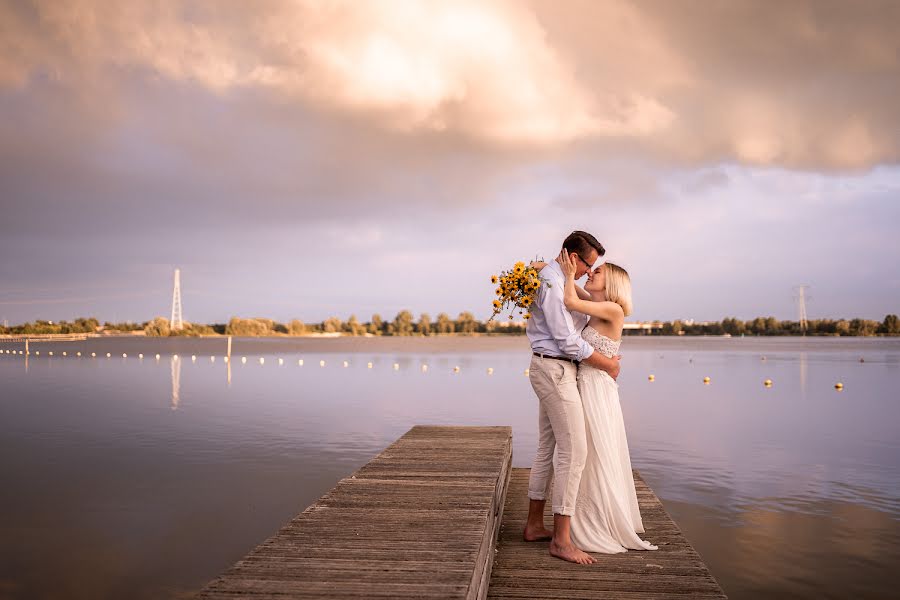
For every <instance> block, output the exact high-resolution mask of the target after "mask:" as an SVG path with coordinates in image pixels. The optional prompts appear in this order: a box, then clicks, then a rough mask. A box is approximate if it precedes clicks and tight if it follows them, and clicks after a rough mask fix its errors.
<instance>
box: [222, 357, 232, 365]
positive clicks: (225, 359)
mask: <svg viewBox="0 0 900 600" xmlns="http://www.w3.org/2000/svg"><path fill="white" fill-rule="evenodd" d="M222 360H224V361H225V362H226V363H227V362H228V361H229V360H231V359H229V358H228V357H227V356H226V357H225V358H223V359H222Z"/></svg>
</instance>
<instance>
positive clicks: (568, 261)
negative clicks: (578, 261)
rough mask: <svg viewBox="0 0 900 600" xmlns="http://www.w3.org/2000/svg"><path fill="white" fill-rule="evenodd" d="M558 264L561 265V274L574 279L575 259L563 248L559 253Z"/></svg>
mask: <svg viewBox="0 0 900 600" xmlns="http://www.w3.org/2000/svg"><path fill="white" fill-rule="evenodd" d="M559 266H560V267H562V272H563V275H565V276H566V277H567V278H571V279H572V280H573V281H574V280H575V268H576V265H575V261H574V260H572V258H571V257H570V256H569V251H568V250H566V249H565V248H563V249H562V252H560V253H559Z"/></svg>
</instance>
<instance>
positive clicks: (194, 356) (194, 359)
mask: <svg viewBox="0 0 900 600" xmlns="http://www.w3.org/2000/svg"><path fill="white" fill-rule="evenodd" d="M191 362H197V355H196V354H191Z"/></svg>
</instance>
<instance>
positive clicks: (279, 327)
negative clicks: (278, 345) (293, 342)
mask: <svg viewBox="0 0 900 600" xmlns="http://www.w3.org/2000/svg"><path fill="white" fill-rule="evenodd" d="M272 331H274V332H275V333H285V334H286V333H289V330H288V327H287V325H285V324H283V323H278V322H275V321H273V322H272Z"/></svg>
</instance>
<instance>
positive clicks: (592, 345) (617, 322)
mask: <svg viewBox="0 0 900 600" xmlns="http://www.w3.org/2000/svg"><path fill="white" fill-rule="evenodd" d="M605 253H606V250H605V249H604V248H603V246H602V245H601V244H600V242H598V241H597V239H596V238H595V237H594V236H592V235H591V234H589V233H586V232H584V231H574V232H572V233H571V234H570V235H569V236H568V237H567V238H566V239H565V241H564V242H563V250H562V252H561V253H560V255H559V257H558V258H557V259H556V260H555V261H552V262H550V263H542V262H537V263H532V266H534V267H535V268H536V269H538V270H539V271H540V276H541V279H542V281H543V282H544V284H543V285H541V286H540V288H539V290H538V297H537V299H536V301H535V305H534V306H533V308H532V310H531V315H532V318H531V320H530V321H529V322H528V327H527V330H526V331H527V334H528V339H529V341H530V342H531V349H532V353H533V355H534V356H532V359H531V367H530V369H529V378H530V380H531V385H532V387H533V388H534V391H535V393H536V394H537V397H538V401H539V407H538V415H539V416H538V448H537V453H536V455H535V457H534V464H533V466H532V468H531V477H530V479H529V481H528V498H529V506H528V521H527V523H526V525H525V533H524V535H525V540H526V541H539V540H550V554H552V555H553V556H556V557H558V558H561V559H563V560H567V561H570V562H574V563H579V564H590V563H593V562H594V558H593V557H591V556H590V555H589V554H588V553H587V552H600V553H607V554H612V553H617V552H625V551H626V550H628V549H633V550H656V546H653V545H651V544H649V543H647V542H645V541H643V540H642V539H641V538H640V537H638V535H637V534H639V533H643V532H644V527H643V524H642V522H641V514H640V511H639V509H638V502H637V494H636V493H635V488H634V476H633V475H632V472H631V457H630V455H629V452H628V443H627V440H626V436H625V423H624V420H623V418H622V409H621V407H620V405H619V388H618V385H617V384H616V381H615V380H616V378H617V377H618V376H619V358H620V357H619V355H618V352H619V344H620V343H621V339H622V328H623V326H624V324H625V317H626V316H627V315H629V314H631V281H630V279H629V278H628V273H626V272H625V270H624V269H622V268H621V267H617V266H616V265H613V264H611V263H604V264H601V265H600V266H599V267H597V268H593V264H594V263H595V262H597V260H598V259H599V258H600V257H601V256H603V255H604V254H605ZM585 275H587V280H586V283H585V285H584V289H582V288H580V287H579V286H577V285H576V284H575V280H576V279H580V278H581V277H583V276H585ZM554 450H555V451H556V465H555V468H554V460H553V454H554ZM548 498H550V499H551V502H552V508H553V531H552V532H551V531H549V530H548V529H546V527H545V526H544V506H545V504H546V501H547V499H548ZM586 551H587V552H586Z"/></svg>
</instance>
